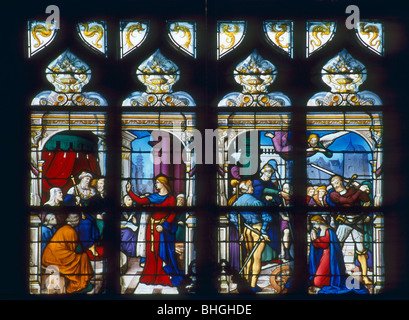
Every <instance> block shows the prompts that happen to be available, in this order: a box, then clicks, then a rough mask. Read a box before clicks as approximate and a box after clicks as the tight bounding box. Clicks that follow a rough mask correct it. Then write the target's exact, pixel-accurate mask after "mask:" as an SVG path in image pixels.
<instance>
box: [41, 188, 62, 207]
mask: <svg viewBox="0 0 409 320" xmlns="http://www.w3.org/2000/svg"><path fill="white" fill-rule="evenodd" d="M63 201H64V198H63V193H62V190H61V188H58V187H54V188H51V189H50V199H49V200H48V201H47V202H46V203H44V206H50V207H59V206H61V204H62V202H63Z"/></svg>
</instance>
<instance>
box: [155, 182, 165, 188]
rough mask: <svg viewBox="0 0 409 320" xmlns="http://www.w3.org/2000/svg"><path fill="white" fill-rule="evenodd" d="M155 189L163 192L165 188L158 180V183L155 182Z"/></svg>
mask: <svg viewBox="0 0 409 320" xmlns="http://www.w3.org/2000/svg"><path fill="white" fill-rule="evenodd" d="M155 188H156V189H157V190H161V189H162V188H163V184H162V183H161V182H160V181H159V180H156V182H155Z"/></svg>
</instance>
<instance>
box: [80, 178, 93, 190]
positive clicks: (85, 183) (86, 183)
mask: <svg viewBox="0 0 409 320" xmlns="http://www.w3.org/2000/svg"><path fill="white" fill-rule="evenodd" d="M90 181H91V178H90V177H84V178H82V180H81V185H82V186H83V187H84V188H86V187H88V186H89V182H90Z"/></svg>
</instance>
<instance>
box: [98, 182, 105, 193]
mask: <svg viewBox="0 0 409 320" xmlns="http://www.w3.org/2000/svg"><path fill="white" fill-rule="evenodd" d="M104 186H105V180H104V179H99V180H98V183H97V189H98V191H99V192H103V191H104Z"/></svg>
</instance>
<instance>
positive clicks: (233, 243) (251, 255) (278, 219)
mask: <svg viewBox="0 0 409 320" xmlns="http://www.w3.org/2000/svg"><path fill="white" fill-rule="evenodd" d="M253 205H254V206H255V207H254V208H248V209H247V210H246V211H243V210H240V209H237V210H235V208H233V207H232V208H231V211H230V212H226V213H223V214H221V215H220V217H219V226H218V261H219V264H220V266H221V268H220V274H219V278H218V280H219V282H218V283H219V292H220V293H226V294H240V293H242V294H243V293H247V294H248V293H257V294H285V293H287V292H288V290H289V289H290V288H291V283H292V280H293V276H294V263H295V261H294V243H293V240H294V233H293V232H294V231H293V226H292V223H293V219H292V214H290V213H289V212H286V211H274V212H272V211H271V210H269V209H266V210H261V211H260V210H257V205H256V203H255V202H254V203H253ZM258 209H259V208H258ZM252 210H257V211H253V212H252ZM256 219H257V221H256Z"/></svg>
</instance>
